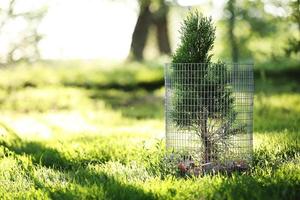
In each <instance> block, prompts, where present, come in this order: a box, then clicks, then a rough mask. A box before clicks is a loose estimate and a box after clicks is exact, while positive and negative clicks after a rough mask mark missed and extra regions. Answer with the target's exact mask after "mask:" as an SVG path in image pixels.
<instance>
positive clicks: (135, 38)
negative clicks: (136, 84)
mask: <svg viewBox="0 0 300 200" xmlns="http://www.w3.org/2000/svg"><path fill="white" fill-rule="evenodd" d="M151 18H152V14H151V12H150V1H148V0H145V1H142V2H140V13H139V16H138V20H137V22H136V25H135V28H134V31H133V34H132V41H131V47H130V59H133V60H139V61H140V60H143V58H144V56H143V52H144V49H145V45H146V41H147V37H148V32H149V27H150V25H151Z"/></svg>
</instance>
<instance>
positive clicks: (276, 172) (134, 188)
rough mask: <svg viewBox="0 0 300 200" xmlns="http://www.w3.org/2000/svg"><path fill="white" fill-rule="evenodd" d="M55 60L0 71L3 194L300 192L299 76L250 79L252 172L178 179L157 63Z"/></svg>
mask: <svg viewBox="0 0 300 200" xmlns="http://www.w3.org/2000/svg"><path fill="white" fill-rule="evenodd" d="M75 64H76V63H75ZM59 65H63V64H56V63H50V64H49V63H48V64H47V63H46V64H45V63H43V64H41V63H40V64H36V65H34V66H31V67H26V68H25V67H24V66H19V67H14V68H11V69H1V70H0V143H1V146H0V198H1V199H272V200H273V199H299V198H300V89H299V84H300V82H299V80H294V79H293V80H290V79H288V77H287V78H282V79H280V80H277V79H272V78H266V77H263V79H256V93H255V101H254V158H253V163H252V167H251V169H250V170H249V171H247V172H243V173H234V174H231V175H224V174H218V175H214V176H210V175H206V176H202V177H191V178H180V177H175V176H172V175H171V174H169V173H168V172H167V171H166V168H165V163H164V162H162V160H163V157H164V140H163V138H164V111H163V98H164V88H163V87H161V86H162V85H163V70H162V68H160V67H155V66H154V65H153V66H150V67H146V66H144V65H141V64H135V63H133V64H127V65H128V66H126V67H125V66H115V67H112V68H109V67H105V66H101V67H100V66H96V67H95V66H94V67H91V65H88V64H87V65H84V64H80V65H79V66H77V67H71V66H59ZM64 65H65V64H64Z"/></svg>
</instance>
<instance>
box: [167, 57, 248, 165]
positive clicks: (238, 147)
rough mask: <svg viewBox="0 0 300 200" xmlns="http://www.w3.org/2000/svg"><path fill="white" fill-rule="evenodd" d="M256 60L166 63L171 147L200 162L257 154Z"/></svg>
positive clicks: (225, 161)
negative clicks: (254, 139) (254, 138)
mask: <svg viewBox="0 0 300 200" xmlns="http://www.w3.org/2000/svg"><path fill="white" fill-rule="evenodd" d="M253 84H254V83H253V65H252V64H225V63H221V62H220V63H215V64H199V63H197V64H187V63H182V64H167V65H166V66H165V86H166V101H165V104H166V105H165V108H166V109H165V112H166V113H165V114H166V145H167V148H168V149H170V150H172V151H173V152H178V153H181V154H183V155H184V156H185V157H189V159H190V160H193V162H198V163H200V165H206V164H207V163H214V164H218V165H220V164H223V166H225V165H232V163H239V165H246V164H247V163H248V161H250V159H251V154H252V132H253V89H254V85H253Z"/></svg>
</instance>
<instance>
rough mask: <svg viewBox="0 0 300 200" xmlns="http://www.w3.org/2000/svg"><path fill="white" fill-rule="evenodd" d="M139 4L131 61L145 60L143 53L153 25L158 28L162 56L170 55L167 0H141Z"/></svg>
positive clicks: (158, 40)
mask: <svg viewBox="0 0 300 200" xmlns="http://www.w3.org/2000/svg"><path fill="white" fill-rule="evenodd" d="M138 3H139V9H140V11H139V15H138V19H137V22H136V25H135V28H134V31H133V34H132V42H131V47H130V56H129V57H130V59H132V60H143V59H144V56H143V52H144V49H145V46H146V41H147V38H148V35H149V29H150V26H151V25H153V26H155V28H156V37H157V42H158V44H157V45H158V49H159V52H160V54H170V53H171V48H170V41H169V33H168V12H169V6H168V4H167V3H166V2H165V0H139V1H138Z"/></svg>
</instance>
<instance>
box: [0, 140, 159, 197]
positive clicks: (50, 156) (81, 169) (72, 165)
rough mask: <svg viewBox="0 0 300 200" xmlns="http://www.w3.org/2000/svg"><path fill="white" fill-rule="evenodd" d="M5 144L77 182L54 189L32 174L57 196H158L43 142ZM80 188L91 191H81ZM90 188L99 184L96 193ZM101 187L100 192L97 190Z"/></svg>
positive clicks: (38, 185) (52, 195) (38, 164)
mask: <svg viewBox="0 0 300 200" xmlns="http://www.w3.org/2000/svg"><path fill="white" fill-rule="evenodd" d="M2 145H4V146H6V147H7V148H8V149H9V150H10V151H12V152H14V153H15V154H18V155H24V154H25V155H27V156H30V157H32V162H33V164H34V165H35V166H42V167H47V168H51V169H53V170H57V171H60V172H62V173H63V174H64V175H66V178H67V180H71V182H72V183H74V184H75V185H76V187H75V188H74V187H71V188H58V189H53V188H51V187H49V186H46V185H45V184H44V183H42V182H41V181H40V180H38V179H37V178H36V177H33V176H32V175H31V177H30V178H31V179H32V180H34V183H35V187H36V188H40V189H42V190H44V191H46V192H47V193H48V194H49V196H50V197H51V198H53V199H82V198H87V199H99V196H103V197H104V198H105V199H156V198H155V195H154V194H153V193H151V192H145V191H144V190H143V189H141V188H138V187H136V186H133V185H130V184H126V183H124V182H121V181H119V180H117V179H116V178H115V177H113V176H111V175H108V174H106V173H104V172H95V171H92V170H90V169H87V168H86V165H85V164H81V163H80V162H76V161H73V160H70V159H68V158H66V156H64V155H62V154H61V153H60V152H59V151H58V150H56V149H53V148H49V147H46V146H44V145H43V144H41V143H38V142H26V141H21V140H15V141H14V143H11V144H5V143H3V144H2ZM80 187H81V188H86V189H87V190H86V191H85V190H84V189H83V190H82V191H78V188H80ZM90 187H96V188H95V193H90V192H87V191H89V190H88V189H89V188H90ZM98 190H99V191H100V192H97V191H98ZM101 191H102V193H101ZM82 195H84V197H83V196H82Z"/></svg>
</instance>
